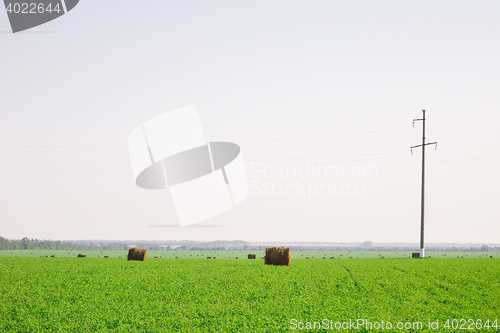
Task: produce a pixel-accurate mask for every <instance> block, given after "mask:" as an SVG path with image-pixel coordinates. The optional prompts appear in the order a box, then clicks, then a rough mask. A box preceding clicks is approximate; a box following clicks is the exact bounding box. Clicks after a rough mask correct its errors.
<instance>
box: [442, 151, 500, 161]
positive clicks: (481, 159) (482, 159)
mask: <svg viewBox="0 0 500 333" xmlns="http://www.w3.org/2000/svg"><path fill="white" fill-rule="evenodd" d="M440 151H441V152H443V153H446V154H451V155H457V156H463V157H468V158H472V159H476V160H480V161H486V162H491V163H496V164H500V162H497V161H492V160H487V159H485V158H479V157H474V156H469V155H464V154H458V153H452V152H449V151H446V150H442V149H440Z"/></svg>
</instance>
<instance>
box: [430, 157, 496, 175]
mask: <svg viewBox="0 0 500 333" xmlns="http://www.w3.org/2000/svg"><path fill="white" fill-rule="evenodd" d="M429 159H431V160H434V161H438V162H441V163H447V164H454V165H460V166H463V167H465V168H469V169H476V170H481V171H487V172H493V173H499V174H500V172H499V171H493V170H488V169H481V168H476V167H471V166H468V165H465V164H460V163H454V162H448V161H443V160H440V159H437V158H431V157H429Z"/></svg>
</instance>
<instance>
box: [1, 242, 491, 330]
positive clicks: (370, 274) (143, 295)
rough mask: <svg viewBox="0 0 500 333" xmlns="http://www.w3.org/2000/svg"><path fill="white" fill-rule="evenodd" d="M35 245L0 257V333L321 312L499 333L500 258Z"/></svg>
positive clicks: (271, 324) (157, 326) (197, 325)
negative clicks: (81, 254)
mask: <svg viewBox="0 0 500 333" xmlns="http://www.w3.org/2000/svg"><path fill="white" fill-rule="evenodd" d="M316 252H317V251H316ZM14 253H16V252H14ZM29 253H31V252H29ZM34 253H35V252H34ZM38 253H40V252H38ZM66 253H67V252H66ZM93 253H95V252H93ZM163 253H165V255H166V254H167V252H163ZM174 253H175V252H174ZM207 253H208V252H207ZM207 253H203V254H204V255H205V254H207ZM229 253H231V252H229ZM234 253H235V252H233V254H232V255H231V256H234ZM9 254H10V252H9ZM89 254H90V253H89ZM115 254H119V253H118V252H117V253H115ZM152 254H153V253H151V254H150V253H148V255H149V258H151V255H152ZM156 254H159V253H158V252H157V253H156ZM186 254H187V253H186ZM189 254H191V253H189ZM189 254H188V255H189ZM297 254H299V256H300V257H301V255H300V254H301V253H299V252H297V253H295V255H297ZM321 254H325V252H323V253H321ZM10 255H14V254H10ZM40 255H41V254H39V255H38V257H31V258H30V257H17V258H16V257H12V256H11V257H1V258H0V277H1V278H0V332H55V331H60V332H293V331H299V330H298V329H296V330H293V329H291V327H293V325H294V324H292V323H298V322H303V323H304V325H306V323H307V322H315V321H316V322H322V321H323V319H325V320H327V322H329V321H330V320H331V321H332V325H334V323H336V322H338V323H343V322H349V320H352V321H356V320H357V319H363V320H368V321H371V322H381V321H384V322H385V323H387V322H391V323H392V324H393V325H396V324H397V323H399V322H400V323H407V322H408V323H410V324H411V323H416V322H421V323H422V324H423V329H404V328H403V329H394V330H380V329H379V330H374V329H373V330H372V329H366V328H365V327H364V326H360V327H358V329H348V330H340V331H342V332H372V331H373V332H380V331H386V332H389V331H395V332H431V331H433V332H436V331H437V330H429V329H427V327H428V322H429V320H431V321H433V322H435V321H436V320H439V325H440V326H439V332H441V331H450V332H452V331H454V330H447V329H443V325H444V324H445V322H446V320H447V319H454V318H455V319H462V318H463V319H473V320H479V319H480V320H482V323H483V324H484V323H485V322H486V321H487V320H489V321H488V325H489V326H490V328H489V329H485V328H483V329H481V330H478V329H475V331H484V332H498V331H499V330H498V329H497V328H492V327H491V325H495V324H494V323H495V322H494V321H495V320H497V322H496V323H497V324H498V320H500V318H499V317H500V300H499V295H500V274H498V273H499V272H500V260H498V259H489V258H488V259H470V258H464V259H460V260H459V259H456V258H455V259H434V258H433V259H428V260H411V259H387V258H385V259H356V258H353V259H351V260H292V266H291V267H275V266H266V265H264V263H263V260H207V259H190V260H188V259H181V258H179V259H164V260H161V259H158V260H155V259H151V260H150V259H148V260H147V261H145V262H134V261H127V260H126V259H124V258H121V259H119V258H109V259H103V258H91V257H90V258H69V257H68V258H61V257H60V256H58V257H56V258H39V256H40ZM99 255H101V253H100V252H99ZM122 255H123V253H122ZM221 255H222V254H221ZM68 256H70V255H68ZM227 256H228V257H229V254H228V255H227ZM311 257H312V255H311ZM294 320H296V321H294ZM474 323H475V324H477V323H478V322H477V321H476V322H474ZM311 325H313V324H311ZM467 325H469V323H468V324H467ZM332 327H333V330H332V331H339V330H336V329H335V328H334V326H332ZM305 331H327V330H305Z"/></svg>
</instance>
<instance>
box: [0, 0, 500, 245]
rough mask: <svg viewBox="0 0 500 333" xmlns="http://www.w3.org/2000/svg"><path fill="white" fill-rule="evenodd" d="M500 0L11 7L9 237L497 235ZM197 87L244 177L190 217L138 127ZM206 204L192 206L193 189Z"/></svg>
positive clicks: (208, 121)
mask: <svg viewBox="0 0 500 333" xmlns="http://www.w3.org/2000/svg"><path fill="white" fill-rule="evenodd" d="M499 13H500V3H499V2H498V1H439V2H436V1H418V2H417V1H413V2H409V1H405V2H403V1H377V2H374V1H356V2H354V1H349V2H347V1H343V2H341V1H272V2H270V1H238V2H235V1H212V2H207V1H168V2H167V1H165V2H164V1H148V2H140V3H138V2H131V1H127V2H125V1H118V0H109V1H105V2H103V1H97V0H82V1H80V3H79V4H78V5H77V6H76V7H75V8H74V9H73V10H72V11H71V12H69V13H67V14H66V15H63V16H62V17H60V18H58V19H56V20H54V21H51V22H48V23H46V24H44V25H41V26H38V27H35V28H33V29H30V30H27V31H25V32H20V33H16V34H12V32H11V30H10V25H9V21H8V17H7V14H6V13H5V12H4V11H1V10H0V51H1V52H0V102H1V103H0V106H1V107H0V120H1V121H0V236H2V237H6V238H10V239H20V238H23V237H28V238H38V239H53V240H56V239H66V240H71V239H73V240H77V239H116V240H120V239H122V240H125V239H141V240H148V239H149V240H162V239H169V240H176V239H177V240H181V239H190V240H200V241H209V240H219V239H221V240H222V239H223V240H233V239H243V240H247V241H328V242H363V241H366V240H370V241H372V242H412V243H417V242H418V241H419V237H420V183H421V153H420V150H419V149H414V151H413V155H412V154H411V152H410V146H413V145H418V144H419V143H420V142H421V137H422V127H421V126H422V124H421V122H416V123H415V127H412V120H413V119H415V118H420V117H421V110H422V109H425V110H426V113H427V114H426V116H427V125H426V127H427V140H428V142H434V141H436V142H438V146H437V150H435V148H434V146H428V147H427V154H426V157H427V163H426V206H425V208H426V215H425V219H426V234H425V236H426V241H427V242H430V243H437V242H459V243H461V242H463V243H465V242H485V243H500V239H499V235H500V223H499V222H500V212H499V205H498V202H499V201H500V189H499V186H498V185H499V182H500V131H498V126H499V124H500V112H499V111H500V98H499V91H500V81H499V79H498V78H499V77H500V62H499V61H498V59H500V42H499V41H500V38H499V33H500V21H499V20H498V15H499ZM188 105H196V108H197V111H198V114H199V117H200V121H201V124H202V126H203V131H204V135H205V137H206V138H207V140H208V141H228V142H234V143H236V144H238V145H239V146H240V147H241V154H242V156H243V158H244V160H245V167H246V171H247V181H248V187H249V193H248V196H247V197H246V198H245V200H244V201H243V202H242V203H240V204H239V205H237V206H236V207H235V208H233V209H231V210H229V211H227V212H225V213H223V214H221V215H219V216H216V217H213V218H210V219H208V220H206V221H203V222H201V223H199V224H197V225H193V226H191V227H184V228H181V227H180V226H179V221H178V218H177V213H176V209H175V205H174V204H173V201H172V196H171V194H170V192H169V190H168V189H167V190H147V189H143V188H140V187H138V186H137V185H136V184H135V179H134V177H133V175H132V169H131V166H130V158H129V152H128V146H127V145H128V136H129V134H130V133H131V132H132V130H134V129H135V128H136V127H138V126H140V125H141V124H143V123H144V122H146V121H148V120H149V119H152V118H154V117H156V116H159V115H162V114H164V113H167V112H169V111H172V110H175V109H178V108H181V107H184V106H188ZM193 209H196V207H193Z"/></svg>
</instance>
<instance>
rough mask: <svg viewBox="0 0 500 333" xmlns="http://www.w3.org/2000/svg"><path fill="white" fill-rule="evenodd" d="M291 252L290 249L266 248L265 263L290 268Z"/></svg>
mask: <svg viewBox="0 0 500 333" xmlns="http://www.w3.org/2000/svg"><path fill="white" fill-rule="evenodd" d="M290 252H291V249H290V248H289V247H266V255H265V257H264V260H265V261H264V263H265V264H266V265H274V266H290V261H291V256H290Z"/></svg>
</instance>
